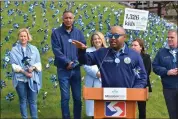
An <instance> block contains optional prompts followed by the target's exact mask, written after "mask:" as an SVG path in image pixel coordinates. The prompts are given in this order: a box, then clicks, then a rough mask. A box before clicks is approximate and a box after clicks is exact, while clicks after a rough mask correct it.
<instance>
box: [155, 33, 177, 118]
mask: <svg viewBox="0 0 178 119" xmlns="http://www.w3.org/2000/svg"><path fill="white" fill-rule="evenodd" d="M177 40H178V39H177V31H176V30H169V31H168V35H167V41H168V45H167V46H166V47H165V48H161V49H160V50H159V51H158V53H157V54H156V56H155V59H154V61H153V71H154V73H156V74H157V75H159V76H161V82H162V85H163V95H164V98H165V101H166V105H167V109H168V112H169V118H170V119H178V41H177Z"/></svg>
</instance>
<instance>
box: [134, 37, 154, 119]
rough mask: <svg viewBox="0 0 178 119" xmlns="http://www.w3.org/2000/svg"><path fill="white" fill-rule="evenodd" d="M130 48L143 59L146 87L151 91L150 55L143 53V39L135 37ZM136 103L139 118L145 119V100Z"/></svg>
mask: <svg viewBox="0 0 178 119" xmlns="http://www.w3.org/2000/svg"><path fill="white" fill-rule="evenodd" d="M131 48H132V49H133V50H135V51H136V52H138V53H140V55H141V56H142V59H143V63H144V66H145V70H146V72H147V77H148V80H147V87H148V89H149V92H152V88H151V84H150V79H149V76H150V73H151V59H150V55H148V54H146V53H145V47H144V41H143V40H141V39H139V38H137V39H135V40H133V41H132V44H131ZM137 103H138V110H139V119H146V101H139V102H137Z"/></svg>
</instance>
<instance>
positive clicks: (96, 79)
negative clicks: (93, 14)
mask: <svg viewBox="0 0 178 119" xmlns="http://www.w3.org/2000/svg"><path fill="white" fill-rule="evenodd" d="M90 42H91V47H90V48H87V49H86V52H93V51H95V50H98V49H99V48H102V47H106V42H105V38H104V35H103V34H102V33H101V32H95V33H94V34H93V35H92V36H91V40H90ZM84 70H85V72H86V76H85V86H86V87H95V88H96V87H101V75H100V72H99V69H98V67H97V65H93V66H88V65H84ZM86 115H87V116H92V117H93V116H94V100H86Z"/></svg>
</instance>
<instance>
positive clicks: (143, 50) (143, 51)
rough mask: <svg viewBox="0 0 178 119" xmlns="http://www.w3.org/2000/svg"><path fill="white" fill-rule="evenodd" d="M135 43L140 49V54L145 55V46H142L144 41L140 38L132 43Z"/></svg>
mask: <svg viewBox="0 0 178 119" xmlns="http://www.w3.org/2000/svg"><path fill="white" fill-rule="evenodd" d="M134 41H137V42H138V44H139V45H140V47H142V50H141V53H142V54H145V46H144V41H143V40H142V39H140V38H136V39H134V40H133V41H132V42H134Z"/></svg>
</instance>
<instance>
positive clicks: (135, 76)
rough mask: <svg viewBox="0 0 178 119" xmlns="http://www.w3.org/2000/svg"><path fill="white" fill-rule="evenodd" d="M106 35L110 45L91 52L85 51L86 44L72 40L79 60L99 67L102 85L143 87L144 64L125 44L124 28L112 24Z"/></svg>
mask: <svg viewBox="0 0 178 119" xmlns="http://www.w3.org/2000/svg"><path fill="white" fill-rule="evenodd" d="M108 37H109V43H110V47H108V48H100V49H99V50H97V51H94V52H91V53H86V48H87V46H86V45H84V44H83V43H81V42H79V41H76V40H73V41H72V43H73V44H74V45H75V46H76V47H77V48H78V49H79V51H78V55H79V56H78V57H79V62H80V63H81V64H87V65H95V64H96V65H97V66H98V67H99V70H100V73H101V80H102V87H125V88H144V87H145V86H146V84H147V75H146V71H145V68H144V64H143V61H142V58H141V56H140V55H139V54H138V53H137V52H135V51H134V50H132V49H130V48H128V46H127V45H126V44H125V42H124V41H125V40H126V33H125V30H124V29H123V28H122V27H120V26H113V27H111V30H110V34H109V35H108Z"/></svg>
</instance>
